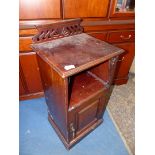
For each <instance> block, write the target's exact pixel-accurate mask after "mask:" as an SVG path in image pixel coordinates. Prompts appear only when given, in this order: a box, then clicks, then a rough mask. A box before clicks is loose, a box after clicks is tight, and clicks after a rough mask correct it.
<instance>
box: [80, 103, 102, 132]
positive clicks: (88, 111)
mask: <svg viewBox="0 0 155 155" xmlns="http://www.w3.org/2000/svg"><path fill="white" fill-rule="evenodd" d="M98 103H99V100H97V101H95V102H93V103H92V104H90V105H89V106H87V107H85V108H83V109H82V110H80V111H79V112H78V114H77V117H78V122H77V124H78V128H77V130H81V129H83V128H84V127H86V126H87V125H88V124H89V123H91V122H92V121H94V120H95V119H97V117H96V115H97V108H98Z"/></svg>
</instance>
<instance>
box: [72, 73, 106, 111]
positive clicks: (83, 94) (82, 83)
mask: <svg viewBox="0 0 155 155" xmlns="http://www.w3.org/2000/svg"><path fill="white" fill-rule="evenodd" d="M69 87H70V88H69V89H70V90H69V92H70V97H69V98H70V100H69V109H72V108H73V107H76V106H78V105H79V104H80V102H82V101H83V100H85V99H88V98H89V97H91V96H93V95H94V94H97V93H98V92H100V91H102V90H104V89H105V88H106V87H105V86H104V84H103V82H102V81H100V79H99V78H97V77H94V76H92V73H91V72H90V71H85V72H82V73H80V74H78V75H76V76H72V77H71V80H70V85H69Z"/></svg>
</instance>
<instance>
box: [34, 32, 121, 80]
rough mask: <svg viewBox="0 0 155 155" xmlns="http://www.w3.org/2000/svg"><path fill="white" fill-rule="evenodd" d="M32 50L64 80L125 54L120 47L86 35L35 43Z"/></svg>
mask: <svg viewBox="0 0 155 155" xmlns="http://www.w3.org/2000/svg"><path fill="white" fill-rule="evenodd" d="M32 48H33V49H34V50H35V51H36V52H37V54H38V55H39V56H40V57H42V59H44V61H46V62H47V63H48V64H49V65H51V66H52V67H53V69H54V70H56V71H57V72H58V73H59V74H60V75H61V76H62V77H63V78H65V77H68V76H71V75H73V74H76V73H78V72H81V71H83V70H86V69H88V68H90V67H92V66H95V65H97V64H100V63H102V62H104V61H106V60H108V59H110V58H112V57H114V56H117V55H119V54H121V53H123V52H124V50H122V49H120V48H118V47H115V46H113V45H111V44H108V43H106V42H104V41H101V40H98V39H96V38H94V37H91V36H89V35H87V34H85V33H81V34H77V35H73V36H69V37H64V38H60V39H57V40H52V41H46V42H42V43H35V44H33V45H32ZM74 67H75V68H74Z"/></svg>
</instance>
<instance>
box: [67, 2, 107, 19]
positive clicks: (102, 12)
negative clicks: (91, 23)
mask: <svg viewBox="0 0 155 155" xmlns="http://www.w3.org/2000/svg"><path fill="white" fill-rule="evenodd" d="M108 4H109V0H64V17H65V18H78V17H106V16H107V11H108Z"/></svg>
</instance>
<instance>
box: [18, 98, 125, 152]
mask: <svg viewBox="0 0 155 155" xmlns="http://www.w3.org/2000/svg"><path fill="white" fill-rule="evenodd" d="M67 154H69V155H128V151H127V149H126V147H125V145H124V143H123V141H122V139H121V137H120V136H119V134H118V132H117V130H116V128H115V126H114V124H113V122H112V120H111V119H110V117H109V114H108V112H107V111H106V112H105V114H104V123H102V124H101V125H100V126H99V127H98V128H96V129H95V130H94V131H93V132H92V133H90V134H89V135H88V136H86V137H85V138H84V139H83V140H82V141H80V142H79V143H78V144H77V145H75V146H74V147H73V148H72V149H71V150H70V151H67V150H66V149H65V147H64V146H63V144H62V142H61V141H60V140H59V138H58V136H57V135H56V133H55V131H54V129H53V128H52V127H51V125H50V124H49V122H48V120H47V107H46V104H45V100H44V98H38V99H33V100H27V101H21V102H20V155H67Z"/></svg>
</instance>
